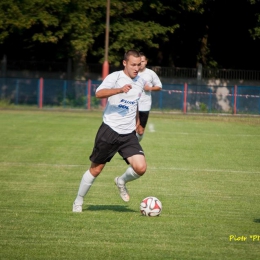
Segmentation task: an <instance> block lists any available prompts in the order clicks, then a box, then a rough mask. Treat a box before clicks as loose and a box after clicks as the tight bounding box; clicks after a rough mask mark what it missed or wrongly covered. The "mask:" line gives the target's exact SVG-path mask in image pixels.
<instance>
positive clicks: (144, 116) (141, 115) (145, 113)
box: [139, 111, 149, 128]
mask: <svg viewBox="0 0 260 260" xmlns="http://www.w3.org/2000/svg"><path fill="white" fill-rule="evenodd" d="M148 117H149V111H139V119H140V125H141V126H142V127H143V128H145V127H146V124H147V121H148Z"/></svg>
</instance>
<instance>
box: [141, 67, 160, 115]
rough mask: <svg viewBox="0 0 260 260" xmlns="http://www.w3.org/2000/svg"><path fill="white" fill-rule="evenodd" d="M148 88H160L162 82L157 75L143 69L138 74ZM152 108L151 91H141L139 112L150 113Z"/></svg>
mask: <svg viewBox="0 0 260 260" xmlns="http://www.w3.org/2000/svg"><path fill="white" fill-rule="evenodd" d="M138 75H139V76H141V77H142V78H143V79H144V80H145V81H146V82H148V85H149V86H157V87H161V88H162V82H161V80H160V79H159V77H158V76H157V74H156V73H155V72H154V71H153V70H151V69H148V68H145V69H144V70H143V71H142V72H139V73H138ZM151 107H152V93H151V91H143V93H142V96H141V98H140V100H139V111H150V110H151Z"/></svg>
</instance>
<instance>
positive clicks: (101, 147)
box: [73, 123, 118, 212]
mask: <svg viewBox="0 0 260 260" xmlns="http://www.w3.org/2000/svg"><path fill="white" fill-rule="evenodd" d="M117 136H118V134H116V133H114V131H113V130H112V129H111V128H109V127H108V126H107V125H105V124H103V123H102V125H101V126H100V128H99V130H98V132H97V136H96V139H95V144H94V148H93V151H92V154H91V155H90V157H89V159H90V161H91V162H92V163H91V166H90V168H89V170H88V171H86V172H85V173H84V175H83V176H82V179H81V182H80V185H79V190H78V194H77V197H76V199H75V201H74V203H73V212H82V205H83V199H84V197H85V196H86V194H87V193H88V191H89V189H90V188H91V186H92V184H93V183H94V181H95V179H96V177H97V176H98V175H99V174H100V173H101V171H102V170H103V168H104V167H105V164H106V163H107V162H109V161H110V160H111V158H112V157H113V156H114V155H115V153H116V152H117V150H118V147H117V145H115V142H114V139H115V138H117ZM111 138H112V140H111ZM95 162H96V163H95ZM97 162H98V163H97Z"/></svg>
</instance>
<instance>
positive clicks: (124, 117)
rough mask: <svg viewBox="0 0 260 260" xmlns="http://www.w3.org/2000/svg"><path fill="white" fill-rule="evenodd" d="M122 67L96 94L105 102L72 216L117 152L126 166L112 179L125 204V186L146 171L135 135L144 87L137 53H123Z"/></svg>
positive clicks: (127, 199)
mask: <svg viewBox="0 0 260 260" xmlns="http://www.w3.org/2000/svg"><path fill="white" fill-rule="evenodd" d="M123 65H124V69H123V70H121V71H116V72H113V73H111V74H109V75H108V76H107V77H106V78H105V79H104V80H103V82H102V83H101V85H99V87H98V88H97V90H96V97H97V98H108V100H107V105H106V107H105V110H104V113H103V122H102V124H101V126H100V127H99V129H98V132H97V134H96V138H95V143H94V148H93V151H92V154H91V155H90V157H89V159H90V161H91V165H90V168H89V169H88V170H87V171H86V172H85V173H84V174H83V176H82V179H81V182H80V185H79V189H78V194H77V197H76V199H75V201H74V203H73V208H72V211H73V212H82V205H83V199H84V197H85V195H86V194H87V192H88V191H89V189H90V187H91V185H92V184H93V183H94V181H95V179H96V178H97V176H98V175H99V174H100V173H101V171H102V170H103V168H104V167H105V165H106V163H107V162H109V161H110V160H111V159H112V157H113V156H114V155H115V154H116V153H117V152H118V153H119V154H120V155H121V156H122V158H123V159H124V160H125V162H126V163H127V164H128V168H127V169H126V171H125V172H124V173H123V174H122V175H121V176H119V177H116V178H115V179H114V182H115V184H116V186H117V188H118V190H119V194H120V196H121V198H122V199H123V200H124V201H125V202H127V201H129V199H130V197H129V194H128V191H127V188H126V186H125V185H126V183H127V182H129V181H133V180H136V179H138V178H140V177H141V176H142V175H143V174H144V173H145V171H146V167H147V166H146V160H145V156H144V152H143V149H142V147H141V145H140V144H139V142H138V139H137V138H136V131H135V130H136V127H137V125H138V123H139V118H138V115H139V114H138V100H139V99H140V97H141V94H142V92H143V88H144V87H145V84H146V82H145V80H144V79H142V78H141V77H140V76H139V75H138V72H139V69H140V67H141V55H140V53H139V52H138V51H135V50H129V51H127V52H126V53H125V55H124V60H123ZM103 196H106V194H103Z"/></svg>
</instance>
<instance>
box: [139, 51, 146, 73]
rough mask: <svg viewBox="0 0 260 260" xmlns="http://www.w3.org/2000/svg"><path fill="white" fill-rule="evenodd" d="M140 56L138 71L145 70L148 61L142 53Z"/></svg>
mask: <svg viewBox="0 0 260 260" xmlns="http://www.w3.org/2000/svg"><path fill="white" fill-rule="evenodd" d="M140 55H141V67H140V71H143V70H144V69H145V68H146V65H147V62H148V60H147V58H146V56H145V54H144V53H143V52H140Z"/></svg>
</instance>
